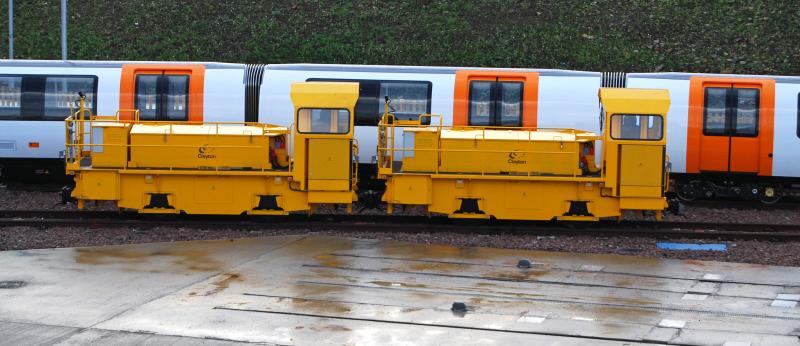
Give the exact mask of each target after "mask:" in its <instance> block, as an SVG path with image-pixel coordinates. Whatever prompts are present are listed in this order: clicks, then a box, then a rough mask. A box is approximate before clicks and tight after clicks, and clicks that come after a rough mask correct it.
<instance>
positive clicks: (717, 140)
mask: <svg viewBox="0 0 800 346" xmlns="http://www.w3.org/2000/svg"><path fill="white" fill-rule="evenodd" d="M774 85H775V84H774V81H772V80H749V79H714V78H707V77H702V78H697V77H693V78H692V81H691V82H690V88H691V91H690V109H689V134H688V137H687V138H688V142H687V167H686V168H687V172H689V173H700V172H719V173H746V174H758V175H771V173H772V141H773V117H774V100H775V95H774V90H775V89H774Z"/></svg>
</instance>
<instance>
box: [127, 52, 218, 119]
mask: <svg viewBox="0 0 800 346" xmlns="http://www.w3.org/2000/svg"><path fill="white" fill-rule="evenodd" d="M203 77H204V68H203V66H201V65H189V66H171V65H124V66H123V70H122V79H121V85H120V109H121V112H120V118H122V119H133V117H134V113H133V111H132V110H134V109H136V110H139V119H140V120H146V121H202V120H203V82H204V81H203Z"/></svg>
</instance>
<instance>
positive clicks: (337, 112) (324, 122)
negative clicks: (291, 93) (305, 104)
mask: <svg viewBox="0 0 800 346" xmlns="http://www.w3.org/2000/svg"><path fill="white" fill-rule="evenodd" d="M297 131H298V132H301V133H331V134H345V133H348V132H350V112H349V111H348V110H346V109H325V108H302V109H300V110H299V111H298V112H297Z"/></svg>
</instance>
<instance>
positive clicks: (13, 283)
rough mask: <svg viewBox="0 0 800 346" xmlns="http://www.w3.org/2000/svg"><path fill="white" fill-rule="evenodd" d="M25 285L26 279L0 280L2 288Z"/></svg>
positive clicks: (0, 287)
mask: <svg viewBox="0 0 800 346" xmlns="http://www.w3.org/2000/svg"><path fill="white" fill-rule="evenodd" d="M25 285H27V283H26V282H25V281H0V289H11V288H20V287H22V286H25Z"/></svg>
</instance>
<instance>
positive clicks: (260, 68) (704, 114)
mask: <svg viewBox="0 0 800 346" xmlns="http://www.w3.org/2000/svg"><path fill="white" fill-rule="evenodd" d="M300 81H357V82H359V83H360V97H359V100H358V104H357V107H356V114H355V119H356V138H357V139H358V141H359V147H360V151H359V162H360V164H362V165H365V166H368V165H372V164H374V160H375V154H376V146H377V130H376V125H377V123H378V120H379V117H380V114H382V112H383V99H384V97H385V96H388V97H389V98H390V99H391V100H392V105H393V107H394V108H395V109H396V115H397V116H401V117H407V118H414V117H418V116H419V115H420V114H440V115H442V119H443V121H444V124H445V125H472V126H500V127H506V126H507V127H515V126H517V127H518V126H525V127H541V128H577V129H582V130H589V131H600V129H601V126H603V124H602V123H601V119H602V118H601V117H600V110H599V102H598V99H597V93H598V89H599V88H600V87H601V86H603V87H636V88H660V89H668V90H669V91H670V96H671V99H672V106H671V108H670V114H669V116H670V121H669V125H668V126H669V127H668V129H667V143H668V144H667V151H668V154H669V158H670V161H671V171H672V178H673V179H674V180H675V182H676V184H675V185H674V188H675V190H676V192H677V193H678V195H679V196H681V197H682V198H684V199H695V198H714V197H719V196H729V197H738V198H744V199H759V200H761V201H763V202H765V203H774V202H777V201H778V200H779V199H780V198H781V197H784V196H794V197H796V196H798V195H800V164H798V162H800V123H799V122H798V120H800V110H799V108H798V107H800V77H788V76H755V75H747V76H744V75H722V74H719V75H716V74H696V73H629V74H623V73H601V72H587V71H570V70H550V69H506V68H467V67H465V68H461V67H418V66H364V65H319V64H277V65H260V64H259V65H246V64H229V63H204V62H126V61H39V60H0V166H2V173H3V176H4V177H6V178H7V179H19V178H30V177H44V178H48V177H50V178H52V177H58V176H59V175H60V174H63V161H62V159H61V157H62V156H63V150H64V139H65V134H64V130H63V123H62V120H63V119H64V118H66V116H67V115H68V114H69V111H70V106H71V105H72V101H74V99H75V98H76V96H75V95H76V94H77V92H79V91H80V92H84V93H85V94H86V95H87V102H88V103H89V106H90V108H91V109H92V111H93V112H94V113H95V114H102V115H110V114H115V112H117V111H118V110H120V109H122V110H125V109H138V110H139V111H140V117H141V119H142V120H162V121H225V122H265V123H273V124H282V125H290V123H291V121H292V120H291V119H292V112H293V109H292V104H291V100H290V97H289V90H290V85H291V83H293V82H300ZM120 114H121V117H130V116H131V113H129V112H122V113H120ZM647 125H648V124H636V123H631V124H623V126H626V127H628V128H629V129H630V130H635V129H638V128H640V127H641V126H647ZM359 172H360V173H363V174H365V175H367V174H370V173H372V172H374V169H369V167H363V168H362V169H360V170H359ZM369 180H370V179H369V177H368V176H364V177H362V178H361V180H360V181H362V182H365V183H364V184H365V188H367V189H368V188H373V187H374V188H378V185H370V184H369Z"/></svg>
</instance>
